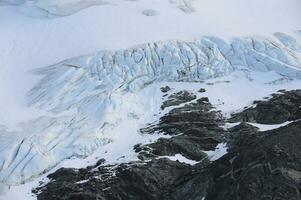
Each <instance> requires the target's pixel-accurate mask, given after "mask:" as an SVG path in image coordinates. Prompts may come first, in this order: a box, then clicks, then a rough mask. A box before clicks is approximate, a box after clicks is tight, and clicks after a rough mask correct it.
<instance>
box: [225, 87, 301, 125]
mask: <svg viewBox="0 0 301 200" xmlns="http://www.w3.org/2000/svg"><path fill="white" fill-rule="evenodd" d="M279 92H280V93H278V94H273V95H272V98H271V99H269V100H267V101H255V102H254V104H255V105H256V106H255V107H251V108H248V109H246V110H244V111H243V112H240V113H236V114H233V115H232V118H231V119H230V120H229V121H230V122H239V121H245V122H257V123H261V124H280V123H284V122H286V121H293V120H297V119H301V90H292V91H284V90H280V91H279Z"/></svg>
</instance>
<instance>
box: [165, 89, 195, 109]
mask: <svg viewBox="0 0 301 200" xmlns="http://www.w3.org/2000/svg"><path fill="white" fill-rule="evenodd" d="M194 99H196V95H195V94H193V93H191V92H188V91H186V90H184V91H180V92H178V93H175V94H172V95H170V96H168V98H167V100H166V101H164V102H163V104H162V106H161V109H162V110H164V109H165V108H167V107H170V106H178V105H180V104H182V103H187V102H190V101H192V100H194Z"/></svg>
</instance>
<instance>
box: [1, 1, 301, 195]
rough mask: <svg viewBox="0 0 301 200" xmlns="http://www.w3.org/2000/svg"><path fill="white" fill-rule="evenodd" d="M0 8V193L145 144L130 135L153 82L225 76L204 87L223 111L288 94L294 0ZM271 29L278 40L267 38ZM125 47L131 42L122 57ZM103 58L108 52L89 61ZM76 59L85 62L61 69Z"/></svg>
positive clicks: (147, 112)
mask: <svg viewBox="0 0 301 200" xmlns="http://www.w3.org/2000/svg"><path fill="white" fill-rule="evenodd" d="M8 3H9V4H14V5H12V6H7V4H8ZM0 4H1V6H0V95H1V98H0V111H1V112H2V113H5V115H1V116H0V193H1V190H2V188H6V187H7V185H16V184H20V183H22V182H26V181H29V180H31V179H34V178H37V177H38V176H39V175H41V174H43V173H45V172H46V171H48V170H50V169H51V168H53V167H55V165H59V166H60V165H62V163H64V162H63V160H65V159H68V158H70V157H77V158H82V157H86V156H88V155H91V154H92V153H93V152H95V151H96V152H95V153H96V155H95V156H96V157H99V156H102V157H105V158H107V161H112V162H117V160H122V159H123V156H124V154H128V153H129V152H130V153H132V151H131V148H132V146H133V145H134V144H137V143H139V142H141V143H143V142H145V141H146V140H151V139H154V138H153V137H144V136H141V135H139V134H137V131H138V130H139V128H141V127H143V125H144V124H145V123H147V122H151V121H153V120H155V119H157V118H156V117H155V119H154V116H153V115H154V114H158V113H159V112H160V108H159V105H160V102H161V95H160V92H159V90H158V88H159V87H161V86H162V85H161V83H162V82H166V81H168V82H181V84H180V86H179V85H178V84H175V85H176V86H177V87H182V84H183V85H185V84H184V82H187V83H189V84H193V83H191V82H195V81H202V80H207V79H210V81H211V80H212V78H217V77H223V76H227V75H229V76H228V78H229V77H230V79H232V78H233V77H232V76H234V77H235V78H233V84H232V83H231V84H226V83H222V84H221V85H220V84H217V86H215V85H214V87H213V90H211V91H213V92H212V93H210V95H211V96H210V98H212V99H215V100H213V102H214V103H215V104H216V105H218V106H220V107H219V108H223V111H224V112H226V113H228V114H229V113H230V112H232V111H234V110H236V109H240V108H242V107H243V106H245V105H247V104H249V103H250V102H251V101H252V100H254V99H255V96H256V98H261V97H263V96H265V95H268V94H270V93H271V92H275V91H277V89H282V88H296V87H298V85H300V81H299V80H298V79H300V77H301V74H300V63H301V57H300V54H301V46H300V44H301V43H300V38H301V32H300V31H294V30H300V29H301V23H300V20H299V19H300V18H301V15H300V9H299V8H300V7H301V2H300V1H299V0H285V1H284V0H266V1H261V0H253V1H250V2H248V3H247V5H246V3H245V2H243V1H241V0H229V1H220V0H194V1H189V0H187V1H185V0H169V1H168V0H164V1H163V0H137V1H124V0H111V1H104V0H89V1H82V0H76V1H74V0H72V1H69V0H68V1H64V0H49V1H46V0H34V1H22V0H20V1H13V0H5V1H3V0H2V1H1V0H0ZM15 4H17V5H15ZM3 5H4V6H3ZM92 5H95V6H92ZM84 8H85V9H84ZM275 10H277V12H275ZM72 13H73V14H72ZM254 13H256V15H255V14H254ZM70 14H72V15H70ZM69 15H70V16H69ZM277 31H282V32H285V33H288V34H284V33H275V34H274V36H273V37H272V35H271V33H273V32H277ZM254 34H255V35H263V36H262V37H259V36H253V35H254ZM203 35H217V36H218V37H213V36H208V37H203ZM242 35H252V36H249V37H242ZM233 37H235V38H234V39H230V38H233ZM172 39H175V40H172ZM178 39H181V40H178ZM194 39H197V40H195V41H194ZM156 41H162V42H156ZM186 41H193V42H186ZM137 44H143V45H138V46H134V47H132V48H129V47H131V46H133V45H137ZM103 49H108V50H109V51H101V52H98V53H95V54H94V53H92V54H91V52H96V51H98V50H103ZM80 55H86V56H82V57H77V58H72V59H68V60H65V59H66V58H69V57H74V56H80ZM61 60H65V61H63V62H60V63H58V64H55V65H52V66H50V67H44V68H40V69H36V68H37V67H41V66H49V65H51V64H53V63H57V62H59V61H61ZM30 70H31V71H33V72H34V73H33V74H31V73H28V71H30ZM235 71H243V72H241V73H239V75H242V77H240V76H239V75H237V74H236V72H235ZM254 71H255V72H256V73H255V75H254ZM233 73H234V75H233ZM250 74H252V75H250ZM258 74H260V75H258ZM40 78H41V79H40ZM221 79H223V78H221ZM253 79H255V80H256V83H255V82H254V81H252V80H253ZM210 81H209V82H208V83H210ZM212 81H215V80H212ZM216 81H217V82H218V83H219V80H216ZM194 84H196V86H195V87H199V85H198V84H201V83H194ZM176 86H175V87H176ZM190 87H192V88H193V86H190ZM208 87H211V86H209V85H208ZM228 87H230V88H231V89H229V90H228V89H227V88H228ZM241 88H245V90H246V91H242V92H243V95H242V96H238V94H237V91H240V90H241ZM254 88H255V89H254ZM29 90H30V91H29ZM28 91H29V92H28ZM247 91H252V92H247ZM220 93H221V96H220V95H217V94H220ZM252 93H253V94H252ZM255 93H256V95H255ZM219 98H221V99H224V101H225V102H227V103H226V104H225V105H220V104H219V101H217V99H219ZM237 98H239V101H235V99H237ZM233 102H235V103H233ZM127 129H128V130H127ZM120 133H123V135H122V136H121V134H120ZM157 137H159V136H156V137H155V138H157ZM125 141H126V142H125ZM105 151H106V152H108V153H100V154H97V152H98V153H99V152H105ZM129 157H130V158H129V159H135V155H132V154H131V156H129ZM87 159H91V157H88V158H87ZM67 162H69V161H67ZM77 164H78V165H81V161H79V160H78V159H76V161H75V162H73V161H71V164H70V166H71V167H74V166H75V165H77ZM2 186H3V187H2ZM11 191H12V192H13V193H15V192H14V191H15V190H14V189H12V190H11ZM10 195H11V193H10ZM12 198H13V197H12ZM12 198H9V197H8V198H7V199H12ZM0 199H1V196H0ZM13 199H16V198H13Z"/></svg>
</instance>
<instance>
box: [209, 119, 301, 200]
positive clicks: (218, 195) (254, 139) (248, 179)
mask: <svg viewBox="0 0 301 200" xmlns="http://www.w3.org/2000/svg"><path fill="white" fill-rule="evenodd" d="M300 139H301V122H300V121H297V122H294V123H292V124H289V125H287V126H285V127H281V128H279V129H276V130H271V131H266V132H261V133H257V134H254V132H253V131H252V130H251V131H250V135H248V136H247V137H246V136H245V138H244V142H239V145H237V146H236V145H235V148H233V149H230V151H229V153H228V154H227V155H225V156H224V157H222V158H221V159H219V160H217V161H216V162H214V163H213V164H212V165H211V166H210V171H212V172H213V179H214V181H213V186H212V187H211V188H210V189H209V190H208V195H207V198H206V199H208V200H211V199H212V200H213V199H214V200H253V199H279V200H280V199H281V200H285V199H292V200H297V199H300V198H301V195H300V189H301V176H300V175H301V153H300V152H301V142H300ZM236 144H237V143H236ZM217 191H218V192H217Z"/></svg>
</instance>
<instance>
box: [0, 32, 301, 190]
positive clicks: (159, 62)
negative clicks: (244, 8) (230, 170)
mask: <svg viewBox="0 0 301 200" xmlns="http://www.w3.org/2000/svg"><path fill="white" fill-rule="evenodd" d="M275 35H276V37H277V38H279V41H277V40H276V39H275V40H270V39H265V38H244V37H242V38H235V39H233V40H232V41H231V42H230V43H227V42H225V41H223V40H221V39H219V38H215V37H204V38H202V39H200V40H197V41H194V42H180V41H167V42H157V43H149V44H144V45H140V46H136V47H133V48H131V49H127V50H119V51H115V52H110V51H101V52H98V53H96V54H92V55H87V56H83V57H78V58H73V59H69V60H66V61H63V62H61V63H59V64H56V65H52V66H49V67H45V68H41V69H37V70H35V71H34V73H35V74H37V75H40V76H42V79H41V80H40V81H39V82H38V83H37V84H36V85H35V87H34V88H32V89H31V90H30V92H29V93H28V101H29V105H30V106H34V107H36V108H37V109H43V110H46V113H47V115H45V116H41V117H38V118H36V119H34V120H31V121H25V122H23V123H22V125H21V127H20V130H19V131H16V132H9V131H7V130H5V129H2V131H1V133H2V136H1V141H0V146H2V147H4V148H2V149H1V151H0V155H1V160H0V163H1V165H0V177H1V182H2V183H4V184H19V183H22V182H25V181H27V180H29V179H31V178H33V177H36V176H38V175H39V174H41V173H43V172H44V171H45V170H49V169H51V168H53V167H54V166H55V165H57V164H58V163H59V162H61V161H62V160H64V159H67V158H71V157H85V156H88V155H90V154H91V153H92V152H93V151H95V150H96V149H97V148H99V147H100V146H103V145H105V144H107V143H109V142H111V141H112V140H111V139H110V134H109V132H110V131H112V130H113V129H114V127H117V126H118V125H119V124H120V123H122V122H124V121H127V120H129V119H137V120H138V119H140V120H142V122H146V121H147V119H149V118H151V117H152V114H153V113H154V112H152V110H153V109H158V108H157V107H156V106H150V105H152V104H156V103H155V102H158V98H156V95H154V94H155V93H152V92H150V93H148V94H145V95H144V98H141V97H140V95H138V94H139V92H140V91H141V90H143V89H144V88H146V87H147V86H148V85H151V84H153V83H158V82H164V81H165V82H166V81H168V82H196V81H203V80H207V79H212V78H216V77H222V76H226V75H229V74H230V73H232V72H234V71H246V72H250V71H255V72H269V71H274V72H276V73H277V74H279V75H280V76H281V78H280V79H279V80H274V81H275V83H277V82H280V83H281V82H283V81H289V80H293V79H300V78H301V60H300V58H301V56H300V55H301V47H300V44H298V43H297V42H296V41H295V40H294V38H292V37H290V36H288V35H285V34H282V33H277V34H275ZM153 95H154V97H152V96H153ZM145 113H149V114H145ZM137 124H139V123H137Z"/></svg>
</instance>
